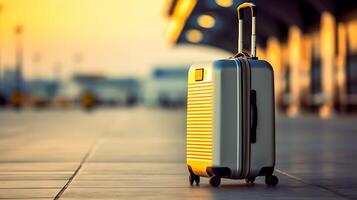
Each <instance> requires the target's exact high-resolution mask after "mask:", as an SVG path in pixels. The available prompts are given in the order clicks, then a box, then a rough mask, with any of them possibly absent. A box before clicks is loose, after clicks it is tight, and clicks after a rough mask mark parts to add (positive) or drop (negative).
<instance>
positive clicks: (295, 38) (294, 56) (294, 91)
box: [287, 26, 302, 117]
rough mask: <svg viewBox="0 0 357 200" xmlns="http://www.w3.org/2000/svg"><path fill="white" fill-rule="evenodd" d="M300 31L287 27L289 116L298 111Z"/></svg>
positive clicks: (296, 113) (295, 114) (296, 28)
mask: <svg viewBox="0 0 357 200" xmlns="http://www.w3.org/2000/svg"><path fill="white" fill-rule="evenodd" d="M301 43H302V32H301V30H300V29H299V28H298V27H296V26H292V27H290V29H289V36H288V51H289V61H288V62H289V67H290V84H289V87H290V105H289V107H288V110H287V114H288V116H290V117H294V116H297V115H298V114H299V112H300V66H301V64H302V63H301V48H302V44H301Z"/></svg>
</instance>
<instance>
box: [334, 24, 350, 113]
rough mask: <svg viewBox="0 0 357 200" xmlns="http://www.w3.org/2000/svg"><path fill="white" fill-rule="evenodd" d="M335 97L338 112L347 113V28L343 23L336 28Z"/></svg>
mask: <svg viewBox="0 0 357 200" xmlns="http://www.w3.org/2000/svg"><path fill="white" fill-rule="evenodd" d="M337 35H338V38H337V43H338V46H337V62H336V67H337V72H336V82H337V95H338V97H337V98H338V103H339V110H340V111H341V112H346V111H347V103H348V102H347V101H348V97H347V78H346V71H347V69H346V67H347V66H346V59H347V27H346V24H344V23H339V24H338V28H337Z"/></svg>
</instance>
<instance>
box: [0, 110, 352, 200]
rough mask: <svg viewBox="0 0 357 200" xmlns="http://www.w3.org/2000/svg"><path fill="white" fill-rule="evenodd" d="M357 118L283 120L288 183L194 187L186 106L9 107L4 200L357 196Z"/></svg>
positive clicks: (0, 122) (2, 160)
mask: <svg viewBox="0 0 357 200" xmlns="http://www.w3.org/2000/svg"><path fill="white" fill-rule="evenodd" d="M356 122H357V118H356V117H355V116H350V117H335V118H333V119H330V120H320V119H318V118H316V117H313V116H309V117H303V118H298V119H287V118H284V117H278V118H277V171H276V174H277V175H278V177H279V179H280V180H279V184H278V186H277V187H275V188H272V187H267V186H266V185H265V184H264V183H263V178H259V179H257V181H256V184H254V185H247V184H245V183H244V182H243V181H232V180H223V182H222V185H221V187H220V188H212V187H210V186H209V185H208V180H207V179H204V178H203V179H202V180H201V184H200V186H198V187H197V186H194V187H190V186H189V184H188V180H187V178H188V177H187V175H188V174H187V169H186V166H185V164H184V163H185V114H184V111H183V110H159V109H145V108H140V107H139V108H132V109H115V110H106V109H101V110H97V111H94V112H91V113H86V112H82V111H80V110H72V111H55V110H52V111H33V110H26V111H23V112H19V113H16V112H13V111H7V110H1V111H0V199H32V198H33V199H36V198H37V199H54V198H60V199H83V198H92V199H168V198H169V199H243V198H244V199H311V198H319V199H357V170H356V168H357V160H356V158H357V145H355V141H357V123H356Z"/></svg>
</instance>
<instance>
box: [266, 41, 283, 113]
mask: <svg viewBox="0 0 357 200" xmlns="http://www.w3.org/2000/svg"><path fill="white" fill-rule="evenodd" d="M266 60H267V61H268V62H269V63H270V64H271V65H272V66H273V68H274V80H275V81H274V87H275V102H278V99H280V98H281V95H282V94H283V92H284V90H283V87H282V83H283V81H284V78H285V77H284V74H283V63H282V52H281V44H280V42H279V40H278V39H277V38H275V37H271V38H269V39H268V41H267V50H266ZM276 106H277V105H276Z"/></svg>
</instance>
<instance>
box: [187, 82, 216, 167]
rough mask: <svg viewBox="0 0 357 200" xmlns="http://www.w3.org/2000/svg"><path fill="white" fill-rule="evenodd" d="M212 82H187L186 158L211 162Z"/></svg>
mask: <svg viewBox="0 0 357 200" xmlns="http://www.w3.org/2000/svg"><path fill="white" fill-rule="evenodd" d="M212 121H213V83H212V82H195V83H189V84H188V98H187V160H192V161H202V162H212V128H213V124H212Z"/></svg>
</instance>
